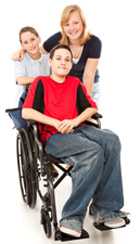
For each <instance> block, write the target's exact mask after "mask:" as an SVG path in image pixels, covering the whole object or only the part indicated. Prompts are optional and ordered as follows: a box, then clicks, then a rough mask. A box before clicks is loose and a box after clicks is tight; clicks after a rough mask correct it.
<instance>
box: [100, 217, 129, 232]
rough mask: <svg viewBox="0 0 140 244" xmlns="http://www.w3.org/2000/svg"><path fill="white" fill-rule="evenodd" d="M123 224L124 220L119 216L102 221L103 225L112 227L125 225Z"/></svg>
mask: <svg viewBox="0 0 140 244" xmlns="http://www.w3.org/2000/svg"><path fill="white" fill-rule="evenodd" d="M125 224H126V222H125V220H124V219H123V218H121V217H114V218H111V219H109V220H106V221H105V222H104V226H106V227H109V228H114V229H115V228H119V227H122V226H125Z"/></svg>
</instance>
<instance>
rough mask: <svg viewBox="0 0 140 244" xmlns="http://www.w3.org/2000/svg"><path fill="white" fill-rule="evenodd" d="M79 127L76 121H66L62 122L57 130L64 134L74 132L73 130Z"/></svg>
mask: <svg viewBox="0 0 140 244" xmlns="http://www.w3.org/2000/svg"><path fill="white" fill-rule="evenodd" d="M77 126H78V121H77V120H76V118H75V119H65V120H63V121H61V122H60V125H59V127H58V128H57V130H58V131H59V132H60V133H62V134H65V133H66V134H68V133H71V132H73V129H74V128H75V127H77Z"/></svg>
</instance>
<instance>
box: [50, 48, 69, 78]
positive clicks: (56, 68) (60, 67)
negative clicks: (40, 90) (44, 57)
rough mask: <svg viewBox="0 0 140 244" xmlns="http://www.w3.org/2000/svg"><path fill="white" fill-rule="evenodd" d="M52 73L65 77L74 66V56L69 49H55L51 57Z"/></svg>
mask: <svg viewBox="0 0 140 244" xmlns="http://www.w3.org/2000/svg"><path fill="white" fill-rule="evenodd" d="M50 65H51V70H52V74H53V75H55V76H57V77H65V76H66V75H68V73H69V72H70V70H71V68H72V57H71V54H70V52H69V51H68V50H67V49H64V48H60V49H57V50H55V52H54V55H53V58H52V59H50Z"/></svg>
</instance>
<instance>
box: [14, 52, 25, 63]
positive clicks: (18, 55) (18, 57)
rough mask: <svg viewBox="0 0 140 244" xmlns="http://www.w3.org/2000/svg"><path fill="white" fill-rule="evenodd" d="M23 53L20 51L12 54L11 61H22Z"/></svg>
mask: <svg viewBox="0 0 140 244" xmlns="http://www.w3.org/2000/svg"><path fill="white" fill-rule="evenodd" d="M24 54H25V51H24V50H23V49H20V50H18V51H16V52H15V53H13V54H12V60H14V61H22V60H23V58H24Z"/></svg>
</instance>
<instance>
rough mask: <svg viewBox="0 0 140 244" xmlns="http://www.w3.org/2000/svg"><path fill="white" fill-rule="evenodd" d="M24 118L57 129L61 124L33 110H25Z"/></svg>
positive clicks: (23, 110)
mask: <svg viewBox="0 0 140 244" xmlns="http://www.w3.org/2000/svg"><path fill="white" fill-rule="evenodd" d="M22 117H23V118H24V119H27V120H34V121H37V122H39V123H42V124H47V125H51V126H53V127H55V128H56V129H57V128H58V127H59V124H60V121H59V120H57V119H54V118H51V117H49V116H46V115H44V114H43V113H41V112H39V111H37V110H35V109H33V108H23V109H22Z"/></svg>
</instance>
